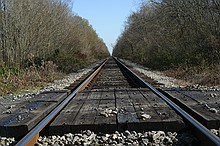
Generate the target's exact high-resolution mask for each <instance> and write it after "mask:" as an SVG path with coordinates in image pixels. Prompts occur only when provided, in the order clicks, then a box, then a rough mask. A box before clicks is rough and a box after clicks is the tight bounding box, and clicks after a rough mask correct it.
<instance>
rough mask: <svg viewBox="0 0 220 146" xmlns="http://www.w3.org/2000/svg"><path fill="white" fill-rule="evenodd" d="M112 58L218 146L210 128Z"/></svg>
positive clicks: (217, 141) (218, 143)
mask: <svg viewBox="0 0 220 146" xmlns="http://www.w3.org/2000/svg"><path fill="white" fill-rule="evenodd" d="M114 59H115V60H116V61H117V62H118V63H120V64H121V65H122V66H123V67H124V68H125V69H126V70H127V71H128V72H130V74H132V75H133V76H134V77H135V78H136V79H138V80H140V81H141V82H142V83H143V84H145V85H146V87H147V88H149V89H150V90H151V91H152V92H154V93H155V94H156V95H157V96H158V97H160V98H161V99H163V100H164V101H165V102H166V103H167V104H168V105H169V106H171V107H172V108H173V109H175V110H176V111H177V112H178V113H179V114H181V115H182V116H183V117H184V118H185V119H186V120H187V121H189V122H190V123H191V124H192V125H193V126H194V127H196V128H197V129H198V130H199V132H201V133H202V134H203V135H204V136H206V137H207V138H208V140H209V142H210V144H214V145H218V146H220V138H218V137H217V136H216V135H214V134H213V133H211V132H210V130H208V129H207V128H206V127H205V126H203V125H202V124H201V123H199V122H198V121H197V120H196V119H194V118H193V117H192V116H190V115H189V114H188V113H186V112H185V111H184V110H182V109H181V108H180V107H179V106H178V105H176V104H175V103H173V102H172V101H171V100H170V99H168V98H167V97H166V96H165V95H163V94H162V93H161V92H159V91H158V90H157V89H156V88H154V87H153V86H151V85H150V84H149V83H147V82H146V81H145V80H143V79H142V78H141V77H139V76H138V75H136V74H135V73H134V72H133V71H131V70H130V69H129V68H128V67H127V66H126V65H125V64H124V63H122V62H121V61H120V60H119V59H118V58H115V57H114Z"/></svg>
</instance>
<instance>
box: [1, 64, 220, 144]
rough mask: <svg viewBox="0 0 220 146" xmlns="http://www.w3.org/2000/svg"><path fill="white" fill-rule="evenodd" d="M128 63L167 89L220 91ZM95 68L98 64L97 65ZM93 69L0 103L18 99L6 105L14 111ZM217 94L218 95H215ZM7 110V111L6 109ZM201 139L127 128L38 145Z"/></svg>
mask: <svg viewBox="0 0 220 146" xmlns="http://www.w3.org/2000/svg"><path fill="white" fill-rule="evenodd" d="M123 62H125V63H126V64H128V65H130V66H131V67H133V68H134V69H136V70H137V71H139V72H141V73H143V74H145V75H147V76H149V77H151V78H152V79H155V80H157V81H158V82H159V83H162V84H163V85H161V86H162V87H166V88H190V89H200V90H202V91H204V92H205V91H208V90H212V91H219V90H220V88H219V87H204V86H200V85H192V84H191V83H188V82H186V81H183V80H177V79H174V78H171V77H167V76H165V75H164V74H162V73H161V72H158V71H151V70H150V69H148V68H145V67H143V66H140V65H137V64H134V63H131V62H129V61H126V60H123ZM93 67H94V66H93ZM91 69H92V66H91V67H89V68H86V69H83V70H81V71H79V72H78V73H72V74H69V75H67V76H66V77H65V78H64V79H62V80H57V81H54V83H50V84H48V86H47V87H45V88H43V89H41V90H39V91H37V92H34V93H32V92H29V93H26V94H24V95H18V96H15V95H13V94H11V95H8V96H5V97H0V104H1V105H4V103H7V102H14V104H12V105H11V106H10V107H8V106H7V107H5V111H6V112H7V110H8V109H10V110H13V108H14V106H16V103H17V102H22V101H25V100H29V99H30V98H33V97H34V96H35V95H36V94H39V93H41V92H44V91H54V90H62V89H63V88H64V87H66V86H68V85H70V84H72V83H74V82H75V81H76V80H77V79H78V78H80V77H81V76H82V75H83V74H86V73H87V72H89V71H90V70H91ZM213 96H215V95H214V94H213ZM5 111H3V112H5ZM211 131H212V132H213V133H214V134H216V135H217V136H220V134H219V133H220V129H212V130H211ZM14 141H15V139H14V138H6V137H0V145H1V146H6V145H11V144H12V143H13V142H14ZM197 141H198V140H197V139H196V138H195V137H194V136H192V135H191V134H190V133H182V134H178V133H176V132H163V131H150V132H143V133H137V132H135V131H124V132H123V133H119V132H117V131H116V132H115V133H113V134H95V133H94V132H92V131H89V130H86V131H83V132H82V133H78V134H71V133H69V134H65V135H63V136H48V137H40V138H39V139H38V143H37V144H36V145H39V146H47V145H57V146H59V145H97V146H98V145H106V146H108V145H115V146H122V145H128V146H130V145H131V146H132V145H136V146H139V145H152V146H153V145H155V146H156V145H191V144H193V143H196V142H197Z"/></svg>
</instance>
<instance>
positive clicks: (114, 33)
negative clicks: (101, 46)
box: [72, 0, 141, 53]
mask: <svg viewBox="0 0 220 146" xmlns="http://www.w3.org/2000/svg"><path fill="white" fill-rule="evenodd" d="M140 1H141V0H74V3H73V6H72V9H73V12H74V13H76V14H77V15H79V16H81V17H83V18H85V19H87V20H88V21H89V23H90V25H91V26H92V27H93V29H94V30H95V31H96V32H97V34H98V36H99V37H100V38H102V39H103V40H104V42H105V44H106V46H107V47H108V49H109V52H110V53H111V52H112V46H114V45H115V43H116V40H117V38H118V37H119V36H120V34H121V33H122V31H123V29H124V24H125V22H126V20H127V17H128V16H129V15H130V14H131V13H132V12H133V11H136V10H137V9H138V7H139V4H140Z"/></svg>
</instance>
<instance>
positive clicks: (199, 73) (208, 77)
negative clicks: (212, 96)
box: [163, 65, 220, 86]
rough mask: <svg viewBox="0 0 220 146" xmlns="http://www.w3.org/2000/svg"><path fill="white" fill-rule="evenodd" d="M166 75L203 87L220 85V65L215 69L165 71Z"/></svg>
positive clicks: (196, 68)
mask: <svg viewBox="0 0 220 146" xmlns="http://www.w3.org/2000/svg"><path fill="white" fill-rule="evenodd" d="M163 72H164V74H165V75H167V76H171V77H174V78H177V79H183V80H186V81H188V82H191V83H193V84H199V85H203V86H219V85H220V65H215V66H213V67H202V66H197V67H179V68H175V69H169V70H166V71H163Z"/></svg>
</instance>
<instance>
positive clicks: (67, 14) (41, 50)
mask: <svg viewBox="0 0 220 146" xmlns="http://www.w3.org/2000/svg"><path fill="white" fill-rule="evenodd" d="M108 55H109V53H108V51H107V47H106V45H105V44H104V42H103V40H102V39H100V38H99V37H98V35H97V33H96V32H95V30H94V29H93V28H92V26H91V25H90V24H89V22H88V21H87V20H85V19H83V18H81V17H80V16H77V15H75V14H74V13H73V12H72V11H71V8H70V2H69V1H68V0H0V67H4V66H19V67H27V66H29V65H31V64H33V63H34V64H36V65H41V64H42V62H44V61H53V62H54V63H55V64H56V65H58V68H59V69H61V70H63V71H67V72H69V71H71V70H72V68H74V67H80V66H82V65H85V64H88V63H91V62H94V61H97V60H98V59H103V58H105V57H106V56H108Z"/></svg>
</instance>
